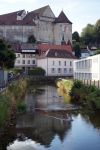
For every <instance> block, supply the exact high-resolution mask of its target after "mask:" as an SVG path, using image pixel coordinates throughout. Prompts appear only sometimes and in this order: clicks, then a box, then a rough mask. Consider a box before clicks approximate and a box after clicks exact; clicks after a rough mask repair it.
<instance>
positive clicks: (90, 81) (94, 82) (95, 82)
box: [82, 80, 100, 88]
mask: <svg viewBox="0 0 100 150" xmlns="http://www.w3.org/2000/svg"><path fill="white" fill-rule="evenodd" d="M82 82H83V83H84V84H85V85H94V86H96V87H98V88H100V80H98V81H95V80H94V81H93V80H82Z"/></svg>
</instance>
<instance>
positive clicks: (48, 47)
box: [37, 44, 72, 53]
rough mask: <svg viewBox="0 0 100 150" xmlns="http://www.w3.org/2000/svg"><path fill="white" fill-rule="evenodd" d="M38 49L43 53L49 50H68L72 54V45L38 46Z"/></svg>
mask: <svg viewBox="0 0 100 150" xmlns="http://www.w3.org/2000/svg"><path fill="white" fill-rule="evenodd" d="M37 47H38V49H39V50H40V51H41V53H42V52H45V51H47V50H48V49H58V50H67V51H69V52H72V46H71V45H54V44H53V45H52V44H38V45H37Z"/></svg>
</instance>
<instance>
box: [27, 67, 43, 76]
mask: <svg viewBox="0 0 100 150" xmlns="http://www.w3.org/2000/svg"><path fill="white" fill-rule="evenodd" d="M28 74H29V75H33V76H44V75H45V70H44V69H43V68H41V67H37V68H34V69H31V70H29V71H28Z"/></svg>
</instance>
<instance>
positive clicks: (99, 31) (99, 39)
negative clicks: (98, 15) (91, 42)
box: [94, 19, 100, 45]
mask: <svg viewBox="0 0 100 150" xmlns="http://www.w3.org/2000/svg"><path fill="white" fill-rule="evenodd" d="M94 29H95V38H96V43H97V44H99V45H100V19H99V20H97V22H96V24H95V26H94Z"/></svg>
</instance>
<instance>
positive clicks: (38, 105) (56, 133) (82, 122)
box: [0, 85, 100, 150]
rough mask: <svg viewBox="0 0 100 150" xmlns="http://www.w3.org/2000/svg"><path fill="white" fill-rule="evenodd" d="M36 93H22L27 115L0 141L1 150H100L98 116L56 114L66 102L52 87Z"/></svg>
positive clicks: (95, 114)
mask: <svg viewBox="0 0 100 150" xmlns="http://www.w3.org/2000/svg"><path fill="white" fill-rule="evenodd" d="M39 89H40V91H41V92H40V93H37V94H34V93H32V92H31V93H29V92H28V93H26V96H25V103H26V105H27V113H25V114H21V115H19V117H18V119H17V121H16V126H15V127H10V128H9V130H8V132H7V134H6V135H5V136H4V137H3V138H2V141H1V143H0V144H1V145H2V150H89V149H90V150H100V113H99V112H87V111H81V110H74V111H58V110H60V108H61V109H62V108H65V107H67V106H69V98H68V97H66V96H65V95H63V93H62V91H60V90H59V89H57V88H56V87H54V86H48V85H45V86H41V87H39ZM43 110H45V111H43ZM47 110H53V111H49V112H48V111H47ZM55 110H57V111H55ZM67 114H70V115H71V118H72V120H66V118H67Z"/></svg>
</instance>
